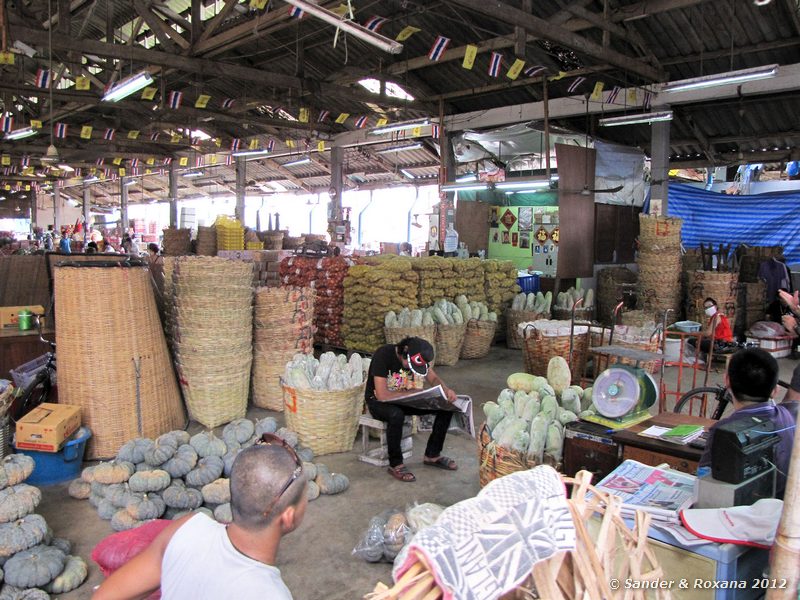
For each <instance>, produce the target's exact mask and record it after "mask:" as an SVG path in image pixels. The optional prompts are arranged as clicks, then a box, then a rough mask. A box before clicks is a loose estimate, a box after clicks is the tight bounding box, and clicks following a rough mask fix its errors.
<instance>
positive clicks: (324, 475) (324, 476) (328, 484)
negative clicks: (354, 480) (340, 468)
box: [314, 465, 350, 495]
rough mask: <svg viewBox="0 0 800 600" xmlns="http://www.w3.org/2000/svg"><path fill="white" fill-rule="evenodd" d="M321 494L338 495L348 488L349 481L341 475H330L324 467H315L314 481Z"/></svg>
mask: <svg viewBox="0 0 800 600" xmlns="http://www.w3.org/2000/svg"><path fill="white" fill-rule="evenodd" d="M314 481H315V482H316V484H317V485H318V486H319V491H320V493H321V494H326V495H332V494H339V493H341V492H343V491H345V490H346V489H347V488H348V487H350V480H349V479H348V478H347V476H346V475H343V474H341V473H331V472H330V470H329V469H328V467H326V466H325V465H317V477H316V478H315V479H314Z"/></svg>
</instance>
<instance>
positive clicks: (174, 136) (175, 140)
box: [169, 133, 183, 144]
mask: <svg viewBox="0 0 800 600" xmlns="http://www.w3.org/2000/svg"><path fill="white" fill-rule="evenodd" d="M182 139H183V136H182V135H181V134H180V133H173V134H172V137H170V138H169V141H170V142H172V143H173V144H177V143H178V142H180V141H181V140H182Z"/></svg>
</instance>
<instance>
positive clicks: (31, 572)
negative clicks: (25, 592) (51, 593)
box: [3, 546, 67, 588]
mask: <svg viewBox="0 0 800 600" xmlns="http://www.w3.org/2000/svg"><path fill="white" fill-rule="evenodd" d="M66 558H67V557H66V556H65V555H64V553H63V552H62V551H61V550H59V549H58V548H53V547H52V546H35V547H33V548H31V549H29V550H23V551H22V552H18V553H17V554H15V555H14V556H12V557H11V558H9V559H8V561H6V564H5V565H4V567H3V570H4V571H5V580H6V583H8V584H9V585H13V586H14V587H20V588H33V587H41V586H43V585H47V584H48V583H50V582H51V581H53V579H55V578H56V577H57V576H58V575H59V574H60V573H61V571H63V570H64V564H65V563H66Z"/></svg>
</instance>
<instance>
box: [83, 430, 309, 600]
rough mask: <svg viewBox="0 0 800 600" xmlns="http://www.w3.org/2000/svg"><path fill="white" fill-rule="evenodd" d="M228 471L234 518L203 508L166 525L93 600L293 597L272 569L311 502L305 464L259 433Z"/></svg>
mask: <svg viewBox="0 0 800 600" xmlns="http://www.w3.org/2000/svg"><path fill="white" fill-rule="evenodd" d="M259 442H260V443H258V444H257V445H255V446H251V447H250V448H247V449H245V450H242V452H240V453H239V455H238V456H237V457H236V460H235V461H234V463H233V469H232V470H231V477H230V486H231V512H232V513H233V522H232V523H230V524H229V525H227V526H226V525H224V524H222V523H217V522H216V521H214V520H213V519H211V518H210V517H207V516H206V515H204V514H202V513H197V514H194V515H188V516H186V517H183V518H182V519H179V520H177V521H175V523H173V524H172V525H170V526H168V527H167V528H166V529H164V530H163V531H162V532H161V533H160V534H159V535H158V536H157V537H156V538H155V540H153V542H152V543H151V544H150V546H149V547H148V548H147V549H145V550H144V551H143V552H142V553H141V554H138V555H137V556H136V557H135V558H133V559H132V560H130V561H129V562H128V563H127V564H126V565H125V566H123V567H122V568H121V569H119V570H118V571H116V572H115V573H114V574H113V575H111V576H110V577H109V578H108V579H106V581H104V582H103V584H102V585H101V586H100V587H99V588H98V590H97V592H96V593H95V595H94V596H93V598H94V599H95V600H104V599H107V598H113V599H117V598H120V599H121V598H140V597H144V596H146V595H147V594H149V593H151V592H153V591H155V590H157V589H158V588H159V586H160V587H161V594H162V597H163V598H166V599H170V598H179V599H183V598H186V599H191V600H203V599H208V600H211V599H214V600H217V599H219V598H236V599H237V600H246V599H253V600H256V599H258V600H260V599H262V598H270V600H291V598H292V595H291V593H290V592H289V590H288V588H287V587H286V585H285V584H284V583H283V580H282V579H281V573H280V571H279V570H278V569H277V568H276V567H275V566H274V565H275V557H276V555H277V553H278V545H279V544H280V541H281V538H282V537H283V536H284V535H286V534H288V533H291V532H292V531H294V530H295V529H296V528H297V527H298V526H299V525H300V523H301V521H302V520H303V516H304V515H305V510H306V506H307V504H308V499H307V497H306V492H307V490H306V488H307V485H306V476H305V474H304V473H303V463H302V461H301V460H300V459H299V458H298V456H297V454H296V453H295V451H294V450H293V449H292V448H291V447H290V446H288V445H287V444H286V443H285V442H284V441H283V440H282V439H281V438H279V437H277V436H275V435H272V434H264V436H262V438H261V440H260V441H259Z"/></svg>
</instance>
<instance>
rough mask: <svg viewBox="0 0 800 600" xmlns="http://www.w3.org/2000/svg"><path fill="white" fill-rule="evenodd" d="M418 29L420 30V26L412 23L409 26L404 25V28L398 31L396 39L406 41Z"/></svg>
mask: <svg viewBox="0 0 800 600" xmlns="http://www.w3.org/2000/svg"><path fill="white" fill-rule="evenodd" d="M418 31H420V28H419V27H412V26H411V25H409V26H408V27H404V28H403V30H402V31H401V32H400V33H398V34H397V37H396V38H394V39H396V40H397V41H398V42H405V41H406V40H407V39H408V38H410V37H411V36H412V35H414V34H415V33H417V32H418Z"/></svg>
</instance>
